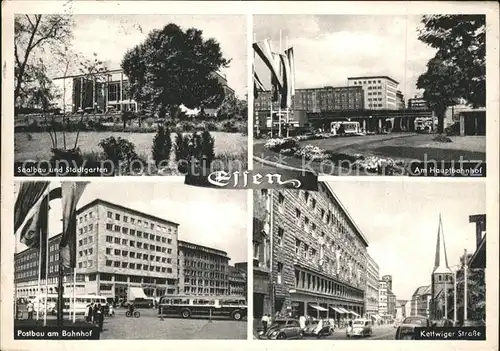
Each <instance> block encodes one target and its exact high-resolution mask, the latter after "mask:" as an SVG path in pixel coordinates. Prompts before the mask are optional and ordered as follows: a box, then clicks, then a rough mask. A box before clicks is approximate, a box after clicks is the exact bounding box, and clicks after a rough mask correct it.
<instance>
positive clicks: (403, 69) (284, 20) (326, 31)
mask: <svg viewBox="0 0 500 351" xmlns="http://www.w3.org/2000/svg"><path fill="white" fill-rule="evenodd" d="M298 23H300V25H297V24H298ZM253 26H254V38H253V41H254V43H253V48H254V65H253V67H254V98H255V100H254V150H253V155H254V164H255V165H254V168H255V169H279V168H290V167H291V168H295V169H299V170H307V171H312V172H315V173H317V174H320V175H334V176H337V175H348V176H349V175H350V176H354V175H406V174H408V173H409V172H413V170H412V168H411V164H412V163H416V162H424V163H425V162H427V163H436V162H437V163H438V165H439V164H441V163H442V162H446V163H451V162H453V163H457V164H456V165H454V166H453V165H452V166H450V168H455V169H460V171H462V172H464V173H465V172H470V169H467V167H465V166H463V165H461V164H458V162H460V161H462V162H467V161H470V162H472V163H474V162H475V163H476V164H477V163H481V162H485V161H486V109H485V106H486V16H485V15H475V14H474V15H473V14H471V15H468V14H463V15H451V14H450V15H447V14H443V15H255V16H254V25H253ZM461 168H463V169H461ZM471 173H472V172H471ZM479 173H481V174H482V176H485V172H484V170H480V171H479ZM465 175H468V176H470V175H474V174H468V173H466V174H465ZM475 175H477V174H475Z"/></svg>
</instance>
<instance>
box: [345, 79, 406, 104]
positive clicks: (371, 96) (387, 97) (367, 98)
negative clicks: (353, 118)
mask: <svg viewBox="0 0 500 351" xmlns="http://www.w3.org/2000/svg"><path fill="white" fill-rule="evenodd" d="M347 85H348V86H349V87H362V88H363V92H364V108H365V109H369V110H397V109H398V85H399V82H397V81H396V80H394V79H392V78H391V77H388V76H366V77H349V78H347Z"/></svg>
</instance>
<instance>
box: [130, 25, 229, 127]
mask: <svg viewBox="0 0 500 351" xmlns="http://www.w3.org/2000/svg"><path fill="white" fill-rule="evenodd" d="M229 63H230V61H229V60H226V59H225V58H224V57H223V56H222V52H221V49H220V45H219V43H218V42H217V41H215V40H214V39H208V40H204V39H203V37H202V31H201V30H198V29H195V28H190V29H187V30H186V31H183V30H182V29H181V28H180V27H179V26H177V25H176V24H172V23H171V24H168V25H166V26H165V27H164V28H163V29H161V30H153V31H152V32H150V33H149V35H148V37H147V38H146V40H145V41H144V42H143V43H142V44H139V45H137V46H135V47H134V48H132V49H131V50H129V51H128V52H127V53H126V54H125V57H124V58H123V60H122V64H121V66H122V68H123V71H124V73H125V74H126V75H127V77H128V78H129V83H130V89H131V93H132V95H133V97H134V99H135V100H136V101H138V102H139V103H143V104H145V105H149V106H151V107H152V110H153V111H155V112H157V113H158V117H160V118H165V116H166V114H167V112H168V113H169V114H170V116H172V115H173V114H174V113H175V111H176V110H177V108H178V107H179V106H180V105H181V104H182V105H184V106H186V107H187V108H190V109H194V108H197V107H200V106H202V105H204V106H205V107H209V106H217V105H218V104H220V103H221V101H222V99H223V98H224V91H223V87H222V85H221V84H220V82H219V80H218V78H217V77H216V75H215V74H214V72H216V71H218V70H219V69H220V68H222V67H227V66H228V65H229Z"/></svg>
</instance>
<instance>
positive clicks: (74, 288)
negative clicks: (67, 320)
mask: <svg viewBox="0 0 500 351" xmlns="http://www.w3.org/2000/svg"><path fill="white" fill-rule="evenodd" d="M75 290H76V267H75V268H73V323H75V320H76V308H75V304H76V296H75Z"/></svg>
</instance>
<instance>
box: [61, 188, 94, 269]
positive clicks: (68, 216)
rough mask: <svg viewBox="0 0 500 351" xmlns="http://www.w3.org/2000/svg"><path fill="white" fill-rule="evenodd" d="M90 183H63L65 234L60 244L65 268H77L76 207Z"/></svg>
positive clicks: (63, 233)
mask: <svg viewBox="0 0 500 351" xmlns="http://www.w3.org/2000/svg"><path fill="white" fill-rule="evenodd" d="M88 183H89V182H63V183H62V208H63V232H62V237H61V242H60V243H59V252H60V256H61V262H62V265H63V266H64V267H71V268H76V205H77V204H78V200H80V197H81V196H82V194H83V191H84V190H85V187H86V186H87V184H88Z"/></svg>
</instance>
